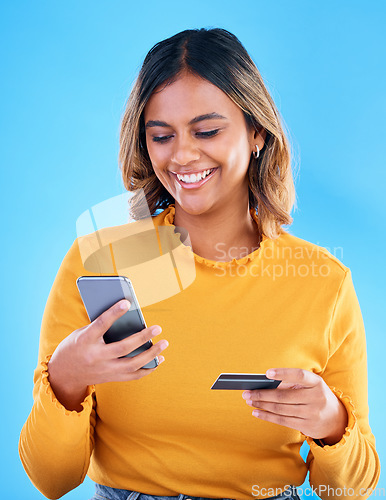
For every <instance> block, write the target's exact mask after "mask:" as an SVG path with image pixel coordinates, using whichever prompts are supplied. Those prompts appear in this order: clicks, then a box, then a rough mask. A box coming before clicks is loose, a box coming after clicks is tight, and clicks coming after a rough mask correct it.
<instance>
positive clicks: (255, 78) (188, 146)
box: [119, 29, 295, 238]
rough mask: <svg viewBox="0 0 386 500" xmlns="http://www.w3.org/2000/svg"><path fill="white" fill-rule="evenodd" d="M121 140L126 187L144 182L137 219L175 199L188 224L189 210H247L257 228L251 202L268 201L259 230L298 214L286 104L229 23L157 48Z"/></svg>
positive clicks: (275, 229) (135, 203)
mask: <svg viewBox="0 0 386 500" xmlns="http://www.w3.org/2000/svg"><path fill="white" fill-rule="evenodd" d="M120 143H121V149H120V155H119V159H120V166H121V169H122V175H123V180H124V183H125V187H126V189H128V190H130V191H136V190H138V197H136V196H134V199H133V200H132V215H133V217H134V218H135V219H137V218H141V217H143V216H146V215H147V214H148V212H149V210H150V213H151V214H154V213H155V211H156V210H157V209H163V208H166V207H167V206H168V205H169V204H170V203H174V202H176V223H177V224H179V223H180V222H185V224H186V223H187V220H186V219H187V218H188V216H187V214H188V213H190V214H191V215H193V214H194V215H199V214H200V215H202V217H201V218H200V220H201V221H202V222H204V221H205V220H207V219H208V217H210V218H211V219H212V220H215V219H216V218H218V217H219V214H220V213H222V214H223V216H224V215H225V214H226V215H228V216H230V214H231V213H232V214H233V216H232V217H231V219H232V220H233V225H234V224H235V221H236V220H237V221H238V222H237V226H239V225H240V216H241V215H242V220H244V226H245V228H244V229H245V230H246V233H247V234H248V232H249V233H250V232H251V230H253V227H252V226H251V222H250V218H249V217H248V207H253V208H256V209H258V211H259V219H258V222H257V224H258V228H259V234H260V235H261V234H263V233H264V234H266V235H268V236H269V237H273V238H275V237H277V236H278V235H279V234H280V233H281V232H283V228H282V225H285V224H290V223H291V222H292V217H291V216H290V211H291V209H292V207H293V205H294V202H295V189H294V183H293V177H292V171H291V153H290V147H289V142H288V140H287V137H286V135H285V133H284V129H283V124H282V120H281V119H280V114H279V112H278V110H277V108H276V106H275V104H274V102H273V100H272V98H271V96H270V95H269V92H268V91H267V89H266V87H265V85H264V82H263V79H262V77H261V75H260V73H259V71H258V69H257V67H256V65H255V64H254V63H253V61H252V59H251V58H250V56H249V54H248V53H247V51H246V50H245V48H244V47H243V46H242V44H241V43H240V41H239V40H238V39H237V38H236V37H235V36H234V35H233V34H231V33H229V32H227V31H226V30H221V29H212V30H206V29H201V30H186V31H183V32H181V33H178V34H176V35H174V36H173V37H171V38H169V39H167V40H164V41H163V42H159V43H158V44H156V45H155V46H154V47H153V48H152V49H151V50H150V51H149V53H148V55H147V56H146V58H145V61H144V63H143V66H142V68H141V71H140V73H139V76H138V79H137V81H136V82H135V84H134V87H133V89H132V92H131V94H130V98H129V100H128V103H127V107H126V111H125V114H124V116H123V119H122V128H121V137H120ZM252 152H255V155H254V156H253V157H252ZM257 153H260V154H259V155H258V156H257ZM255 156H257V157H255ZM279 165H280V168H279ZM212 168H214V169H215V170H214V172H213V174H214V175H213V174H212V176H213V179H212V181H210V182H208V181H209V179H210V177H209V178H208V181H206V182H203V181H201V183H200V182H198V183H197V185H196V182H194V185H193V183H192V181H197V178H196V179H194V178H191V179H187V180H188V182H189V181H190V182H191V183H192V184H191V185H189V186H188V185H187V183H186V182H185V183H184V182H183V181H182V182H178V178H176V175H177V174H191V173H192V174H195V173H197V172H201V171H205V170H208V169H212ZM173 174H175V175H173ZM204 185H205V188H204ZM201 187H202V189H198V188H201ZM195 188H197V189H195ZM188 189H189V192H187V190H188ZM140 190H143V193H144V196H145V199H143V198H142V197H141V195H142V193H141V191H140ZM230 191H232V198H231V199H232V200H234V202H233V201H232V207H229V202H230V199H229V198H228V196H229V195H230ZM215 193H216V195H215ZM245 195H246V196H245ZM209 199H211V202H210V205H208V203H209ZM182 200H184V202H182ZM205 200H206V201H205ZM241 200H242V202H241ZM209 207H210V208H209ZM227 207H228V208H227ZM234 207H238V209H237V211H236V213H235V212H234V210H233V209H234ZM224 210H226V212H225V213H224ZM228 222H229V220H228ZM253 231H254V230H253ZM191 236H193V235H191Z"/></svg>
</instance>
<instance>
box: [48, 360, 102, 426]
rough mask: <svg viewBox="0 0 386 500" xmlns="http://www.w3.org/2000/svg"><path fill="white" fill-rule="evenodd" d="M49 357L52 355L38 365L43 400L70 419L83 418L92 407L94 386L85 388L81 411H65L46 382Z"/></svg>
mask: <svg viewBox="0 0 386 500" xmlns="http://www.w3.org/2000/svg"><path fill="white" fill-rule="evenodd" d="M51 357H52V354H49V355H47V356H46V358H45V360H44V361H42V362H41V363H40V365H41V367H42V372H41V375H42V378H41V384H42V389H43V393H44V395H45V396H46V398H45V399H48V400H49V401H50V402H51V403H52V404H53V405H55V408H56V409H57V410H59V412H60V413H62V414H63V415H65V416H69V417H71V418H77V417H81V416H83V415H84V414H86V413H87V414H88V415H89V414H90V413H91V411H92V406H93V400H92V396H93V393H94V392H95V385H89V386H88V387H87V393H86V396H85V398H84V400H83V401H82V402H81V406H82V407H83V409H82V410H81V411H79V412H77V411H76V410H67V408H65V407H64V406H63V405H62V404H61V402H60V401H59V400H58V399H57V398H56V396H55V393H54V391H53V389H52V387H51V384H50V382H49V380H48V375H49V374H48V362H49V361H50V359H51Z"/></svg>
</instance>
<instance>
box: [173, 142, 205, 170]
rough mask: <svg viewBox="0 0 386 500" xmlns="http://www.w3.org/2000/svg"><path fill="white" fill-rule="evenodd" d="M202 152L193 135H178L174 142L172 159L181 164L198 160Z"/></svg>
mask: <svg viewBox="0 0 386 500" xmlns="http://www.w3.org/2000/svg"><path fill="white" fill-rule="evenodd" d="M199 158H200V153H199V151H198V149H197V146H196V144H195V143H194V139H193V138H192V137H187V136H184V137H181V136H180V137H176V139H175V141H174V144H173V152H172V161H173V162H175V163H178V164H179V165H187V164H188V163H190V162H192V161H195V160H198V159H199Z"/></svg>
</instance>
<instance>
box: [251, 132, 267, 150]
mask: <svg viewBox="0 0 386 500" xmlns="http://www.w3.org/2000/svg"><path fill="white" fill-rule="evenodd" d="M266 137H267V131H266V130H265V128H264V127H260V129H259V130H256V129H255V128H253V129H251V131H250V145H251V153H252V152H253V151H256V144H257V146H258V148H259V150H262V149H263V147H264V141H265V139H266Z"/></svg>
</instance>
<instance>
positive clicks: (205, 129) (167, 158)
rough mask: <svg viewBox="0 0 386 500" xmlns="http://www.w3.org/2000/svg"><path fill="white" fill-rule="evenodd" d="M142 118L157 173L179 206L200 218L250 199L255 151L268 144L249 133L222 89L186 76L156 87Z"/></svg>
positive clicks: (237, 108) (240, 116)
mask: <svg viewBox="0 0 386 500" xmlns="http://www.w3.org/2000/svg"><path fill="white" fill-rule="evenodd" d="M160 89H161V90H160ZM158 90H160V91H158ZM144 119H145V127H146V144H147V149H148V152H149V156H150V160H151V162H152V165H153V168H154V172H155V174H156V176H157V177H158V179H159V180H160V182H161V183H162V184H163V185H164V187H165V188H166V189H167V191H168V192H169V193H170V194H171V195H172V196H173V198H174V199H175V202H176V205H177V204H179V205H180V206H181V207H182V208H183V210H184V211H186V212H188V213H190V214H193V215H198V214H202V213H205V212H209V211H211V210H213V209H214V208H222V207H223V206H224V205H226V204H228V205H229V203H232V204H233V203H235V204H239V203H245V200H248V179H247V170H248V165H249V162H250V158H251V153H252V152H253V151H254V149H255V144H258V145H259V149H261V148H262V147H263V144H264V142H263V139H262V138H261V137H260V136H259V135H258V134H255V131H254V130H253V129H251V130H249V129H248V127H247V124H246V122H245V119H244V115H243V112H242V111H241V109H240V108H239V107H238V106H237V105H236V104H234V103H233V101H232V100H231V99H229V97H228V96H227V95H226V94H225V93H224V92H223V91H222V90H220V89H219V88H218V87H216V86H215V85H213V84H212V83H210V82H208V81H207V80H204V79H202V78H200V77H198V76H194V75H192V74H189V73H184V74H183V75H182V76H181V77H179V78H178V79H177V80H176V81H175V82H174V83H172V84H171V85H168V86H166V87H163V86H161V87H160V88H159V89H156V92H154V93H153V94H152V95H151V97H150V99H149V101H148V102H147V104H146V107H145V110H144ZM207 170H210V171H211V173H210V174H209V175H208V176H207V177H205V178H204V179H201V180H200V179H199V178H197V177H196V178H194V177H188V178H186V177H184V178H183V179H184V180H179V179H178V177H177V174H180V175H184V174H192V173H195V174H198V173H199V172H200V173H203V172H205V171H207ZM207 173H208V172H207Z"/></svg>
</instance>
